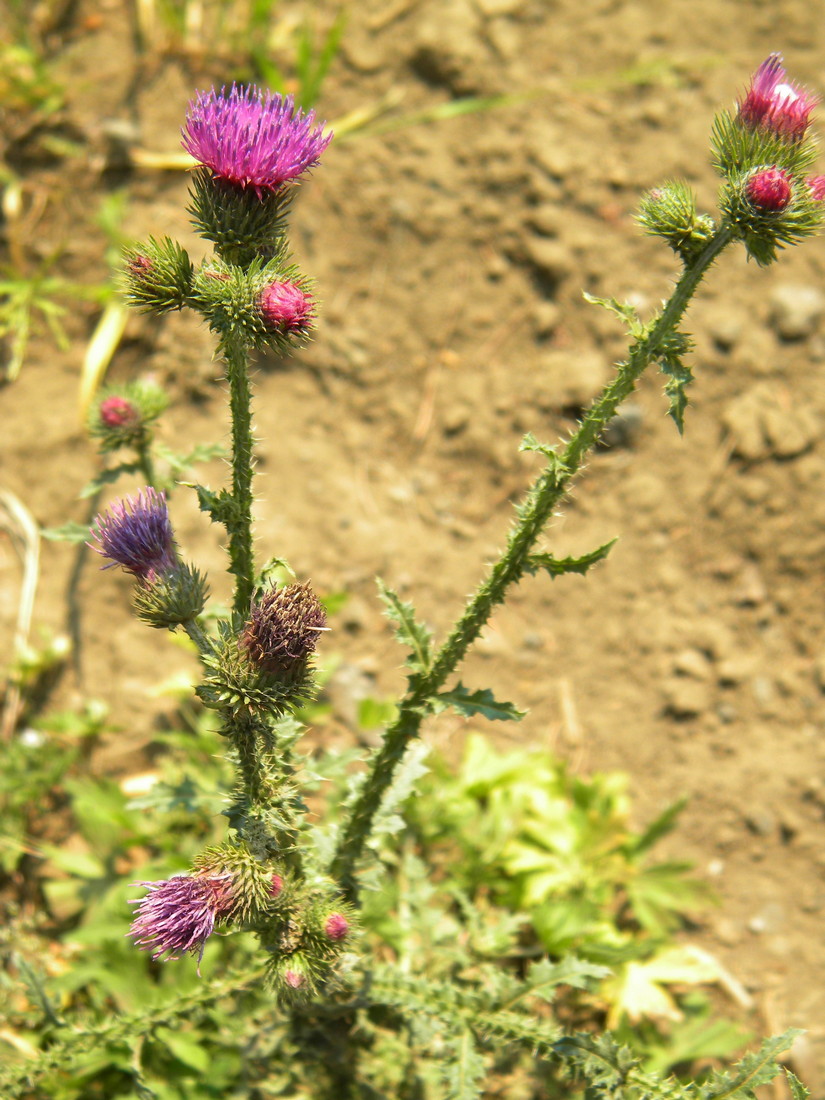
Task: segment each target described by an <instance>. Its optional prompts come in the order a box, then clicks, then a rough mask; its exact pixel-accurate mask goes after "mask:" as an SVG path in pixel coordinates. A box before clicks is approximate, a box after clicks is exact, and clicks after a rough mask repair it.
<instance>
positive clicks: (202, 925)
mask: <svg viewBox="0 0 825 1100" xmlns="http://www.w3.org/2000/svg"><path fill="white" fill-rule="evenodd" d="M135 885H136V886H146V887H148V889H149V893H148V894H147V895H146V896H145V897H143V898H140V899H138V900H137V901H133V902H132V905H136V906H137V907H138V911H137V914H136V916H135V919H134V920H133V921H132V927H131V928H130V929H129V932H128V935H130V936H132V937H133V938H134V941H135V943H136V945H137V946H138V947H139V948H140V949H141V951H151V952H152V958H153V959H159V958H161V957H163V956H165V959H164V961H167V960H170V959H179V958H180V957H181V955H185V954H187V953H188V954H190V955H197V956H198V965H200V961H201V959H202V958H203V949H204V947H205V945H206V941H207V940H208V939H209V937H210V936H211V935H212V932H213V930H214V928H215V922H216V921H217V920H220V919H221V918H223V917H226V916H228V915H229V914H230V913H231V912H232V910H233V909H234V908H235V899H234V896H233V889H232V876H231V875H230V874H228V873H225V874H220V875H175V876H174V877H173V878H169V879H163V880H162V881H160V882H139V883H135ZM198 972H199V973H200V971H198Z"/></svg>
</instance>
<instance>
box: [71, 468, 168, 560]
mask: <svg viewBox="0 0 825 1100" xmlns="http://www.w3.org/2000/svg"><path fill="white" fill-rule="evenodd" d="M91 533H92V536H93V539H94V541H93V542H90V543H89V544H88V545H89V546H90V547H91V548H92V550H96V551H97V553H98V554H102V555H103V557H104V558H110V559H111V562H110V564H109V565H107V566H104V567H103V568H104V569H110V568H111V567H112V565H121V566H123V568H124V569H125V570H126V571H127V572H128V573H132V574H133V575H134V576H135V577H137V578H138V579H139V580H141V581H153V580H154V579H155V578H156V577H158V576H163V574H165V573H170V572H172V571H174V570H175V569H176V568H177V566H178V558H177V554H176V552H175V540H174V538H173V535H172V524H171V523H170V521H169V512H168V509H167V507H166V498H165V496H164V495H163V493H158V492H156V491H155V490H154V489H153V488H151V486H147V487H146V488H145V489H143V490H141V492H139V493H138V495H137V496H136V497H126V498H125V500H120V501H118V502H117V503H116V504H113V505H112V506H111V508H109V510H108V512H101V513H100V515H99V516H97V518H96V519H95V521H94V523H93V524H92V529H91Z"/></svg>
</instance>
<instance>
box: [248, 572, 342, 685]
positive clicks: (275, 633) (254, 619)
mask: <svg viewBox="0 0 825 1100" xmlns="http://www.w3.org/2000/svg"><path fill="white" fill-rule="evenodd" d="M326 622H327V617H326V612H325V611H324V609H323V607H322V606H321V604H320V602H319V601H318V597H317V596H316V595H315V593H314V592H313V591H312V589H311V588H310V586H309V585H308V584H289V585H286V586H285V587H284V588H271V589H270V590H269V591H268V592H267V593H266V594H265V595H264V596H262V597H261V598H260V599H259V600H258V601H257V602H256V603H254V604H253V605H252V609H251V611H250V616H249V621H248V622H247V624H246V626H245V627H244V630H243V632H242V633H241V636H240V639H239V644H240V646H241V648H242V649H244V650H245V651H246V653H247V655H248V657H249V660H250V661H251V662H252V664H253V665H255V666H256V667H257V668H259V669H261V670H262V671H264V672H269V673H274V674H279V675H280V674H286V675H291V674H294V673H296V672H300V671H301V670H302V669H303V667H304V666H305V664H306V662H307V659H308V658H309V657H310V655H311V654H312V653H313V652H314V650H315V646H316V643H317V641H318V635H319V634H320V633H321V632H322V631H323V630H325V629H326Z"/></svg>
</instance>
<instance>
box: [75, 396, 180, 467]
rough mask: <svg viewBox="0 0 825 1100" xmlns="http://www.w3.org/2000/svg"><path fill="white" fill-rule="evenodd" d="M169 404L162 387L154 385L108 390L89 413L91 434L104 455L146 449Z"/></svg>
mask: <svg viewBox="0 0 825 1100" xmlns="http://www.w3.org/2000/svg"><path fill="white" fill-rule="evenodd" d="M168 403H169V400H168V398H167V396H166V394H165V393H164V392H163V390H162V389H161V388H160V386H157V385H155V384H154V383H152V382H130V383H128V384H127V385H125V386H119V387H117V388H114V389H111V390H108V391H104V392H103V393H102V394H101V395H100V400H99V401H98V402H97V403H96V405H95V406H94V407H93V408H92V410H91V412H90V414H89V432H90V434H91V435H93V436H94V437H95V438H96V439H98V440H99V441H100V442H99V447H100V450H101V451H103V452H104V453H105V452H107V451H115V450H117V449H118V448H119V447H139V446H142V445H144V444H145V443H146V442H147V440H148V430H149V428H150V427H151V425H152V423H153V422H154V421H155V420H156V419H157V418H158V417H159V416H160V414H161V413H162V412H163V410H164V409H165V408H166V406H167V405H168Z"/></svg>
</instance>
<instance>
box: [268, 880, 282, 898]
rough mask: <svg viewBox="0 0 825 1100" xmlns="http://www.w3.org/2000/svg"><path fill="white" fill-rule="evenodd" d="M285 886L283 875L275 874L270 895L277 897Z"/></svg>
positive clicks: (271, 881) (270, 887)
mask: <svg viewBox="0 0 825 1100" xmlns="http://www.w3.org/2000/svg"><path fill="white" fill-rule="evenodd" d="M283 888H284V880H283V879H282V878H281V876H280V875H273V876H272V878H271V880H270V886H269V896H270V897H271V898H277V896H278V895H279V894H280V892H281V891H282V890H283Z"/></svg>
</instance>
